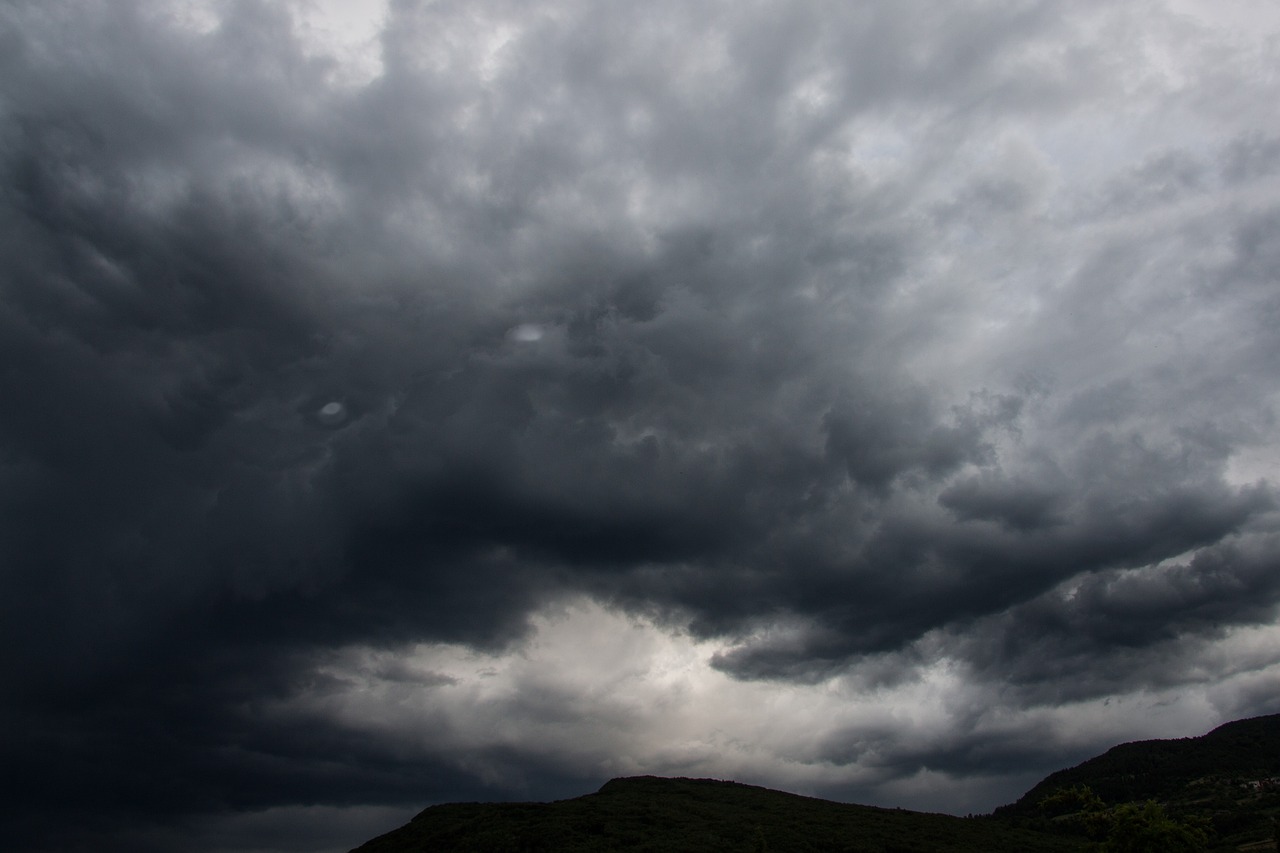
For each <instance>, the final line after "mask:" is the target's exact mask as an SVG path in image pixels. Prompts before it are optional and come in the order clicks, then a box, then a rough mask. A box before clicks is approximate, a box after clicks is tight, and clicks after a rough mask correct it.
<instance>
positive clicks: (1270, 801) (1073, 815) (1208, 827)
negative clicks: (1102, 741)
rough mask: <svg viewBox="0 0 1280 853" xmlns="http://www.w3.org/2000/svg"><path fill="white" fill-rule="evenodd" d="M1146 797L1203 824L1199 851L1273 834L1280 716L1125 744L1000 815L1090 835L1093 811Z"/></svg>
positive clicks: (1050, 781)
mask: <svg viewBox="0 0 1280 853" xmlns="http://www.w3.org/2000/svg"><path fill="white" fill-rule="evenodd" d="M1064 795H1065V796H1064ZM1091 797H1092V798H1096V800H1097V802H1096V804H1090V803H1089V802H1088V800H1089V798H1091ZM1073 798H1074V799H1075V800H1077V802H1074V803H1073ZM1147 803H1155V804H1157V805H1158V806H1159V807H1160V808H1161V809H1162V810H1163V811H1164V812H1165V814H1166V815H1167V816H1168V818H1169V819H1170V820H1172V821H1175V822H1177V823H1179V824H1181V825H1183V826H1189V827H1197V826H1198V827H1203V828H1204V829H1205V834H1206V836H1207V839H1206V841H1205V844H1204V846H1203V848H1201V849H1205V850H1210V851H1214V850H1236V849H1238V848H1239V847H1241V846H1243V845H1251V844H1258V845H1263V844H1265V843H1266V842H1267V841H1271V840H1273V839H1274V837H1275V832H1276V829H1275V827H1276V822H1277V820H1278V819H1280V715H1272V716H1268V717H1255V718H1253V719H1249V720H1237V721H1236V722H1233V723H1227V724H1226V725H1223V726H1219V727H1218V728H1216V729H1214V730H1213V731H1211V732H1209V733H1208V734H1207V735H1204V736H1202V737H1195V738H1181V739H1178V740H1147V741H1137V742H1134V743H1125V744H1121V745H1120V746H1117V747H1113V748H1112V749H1110V750H1108V751H1107V752H1106V753H1104V754H1102V755H1099V756H1098V757H1096V758H1091V759H1089V760H1088V761H1085V762H1084V763H1082V764H1079V765H1077V766H1075V767H1071V768H1068V769H1066V770H1059V771H1058V772H1056V773H1053V774H1052V775H1050V776H1048V777H1047V778H1046V779H1045V780H1044V781H1042V782H1040V783H1039V784H1038V785H1036V786H1035V787H1034V788H1032V789H1031V790H1030V791H1028V792H1027V793H1026V794H1025V795H1023V797H1022V798H1021V799H1019V800H1018V801H1017V802H1016V803H1013V804H1011V805H1008V806H1002V807H1001V808H998V809H996V812H995V814H996V817H997V818H999V819H1002V820H1005V821H1007V822H1009V823H1010V824H1013V825H1016V826H1021V827H1023V828H1027V829H1037V830H1041V831H1049V832H1070V833H1074V834H1084V835H1088V834H1089V833H1088V832H1087V831H1084V829H1083V828H1084V827H1085V825H1086V824H1087V823H1088V820H1087V817H1088V814H1089V813H1090V812H1091V811H1092V812H1096V813H1104V812H1106V813H1112V812H1115V810H1116V809H1117V808H1118V807H1121V806H1123V805H1125V804H1135V806H1144V805H1145V804H1147ZM1095 834H1096V833H1095ZM1257 849H1272V848H1268V847H1265V846H1261V847H1258V848H1257Z"/></svg>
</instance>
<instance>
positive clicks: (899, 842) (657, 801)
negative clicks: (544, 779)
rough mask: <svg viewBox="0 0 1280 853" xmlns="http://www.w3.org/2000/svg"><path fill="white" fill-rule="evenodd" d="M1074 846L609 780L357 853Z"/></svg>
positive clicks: (706, 782)
mask: <svg viewBox="0 0 1280 853" xmlns="http://www.w3.org/2000/svg"><path fill="white" fill-rule="evenodd" d="M1077 847H1078V843H1077V842H1075V841H1074V840H1070V839H1063V838H1056V837H1053V836H1046V835H1042V834H1039V833H1036V832H1030V831H1026V830H1021V829H1017V828H1013V827H1008V826H1005V825H1003V824H1001V823H1000V822H998V821H995V820H992V819H991V818H985V817H982V818H958V817H951V816H949V815H938V814H923V813H920V812H910V811H904V810H901V809H882V808H874V807H871V806H859V805H850V804H844V803H833V802H829V801H826V800H819V799H814V798H811V797H802V796H798V795H795V794H787V793H783V792H780V791H772V790H769V789H767V788H759V787H755V786H752V785H743V784H739V783H736V782H722V781H715V780H710V779H664V778H657V777H652V776H641V777H634V778H627V779H614V780H613V781H611V782H608V783H606V784H605V785H604V787H602V788H601V789H600V790H599V791H598V792H597V793H595V794H588V795H586V796H583V797H578V798H576V799H572V800H561V801H559V802H554V803H484V804H482V803H459V804H449V805H440V806H432V807H431V808H428V809H426V810H425V811H423V812H422V813H420V814H419V815H418V816H417V817H415V818H414V819H413V820H412V821H411V822H410V823H408V824H407V825H405V826H403V827H401V828H400V829H397V830H394V831H393V832H389V833H387V834H386V835H383V836H380V837H378V838H375V839H373V840H372V841H370V842H368V843H366V844H364V845H363V846H361V847H359V848H358V850H360V851H361V853H401V851H460V852H461V853H465V851H543V850H545V851H568V852H569V853H572V851H608V850H637V851H644V850H652V851H689V853H694V851H720V850H724V851H729V850H732V851H750V850H768V851H774V853H778V851H832V852H833V853H836V851H840V853H844V851H848V852H849V853H853V852H854V851H858V853H863V851H865V853H873V851H874V853H908V852H909V851H910V853H916V851H920V853H923V851H935V850H947V851H975V853H977V851H983V853H991V851H1002V850H1008V851H1015V850H1016V851H1026V852H1027V853H1035V852H1036V851H1044V853H1051V851H1066V850H1075V849H1076V848H1077Z"/></svg>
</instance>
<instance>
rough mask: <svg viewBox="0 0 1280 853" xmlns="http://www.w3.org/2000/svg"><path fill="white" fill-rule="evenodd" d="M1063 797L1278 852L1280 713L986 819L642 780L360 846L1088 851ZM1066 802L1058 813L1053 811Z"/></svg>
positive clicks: (1058, 785)
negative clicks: (1154, 806) (1091, 800)
mask: <svg viewBox="0 0 1280 853" xmlns="http://www.w3.org/2000/svg"><path fill="white" fill-rule="evenodd" d="M1268 780H1273V781H1274V782H1275V783H1276V784H1275V785H1271V782H1270V781H1268ZM1063 791H1075V792H1080V791H1088V792H1089V796H1090V797H1095V795H1096V802H1097V805H1098V808H1113V809H1114V808H1120V809H1123V808H1126V807H1127V806H1125V805H1124V804H1126V803H1141V802H1146V801H1156V802H1158V803H1159V804H1160V805H1159V809H1160V811H1161V814H1165V813H1166V812H1165V810H1166V809H1167V814H1168V816H1169V817H1170V819H1171V820H1174V821H1186V822H1188V824H1189V825H1192V824H1193V825H1195V826H1203V827H1204V828H1205V830H1206V833H1208V836H1209V838H1210V841H1209V842H1208V845H1207V846H1206V847H1205V848H1204V849H1206V850H1211V851H1212V850H1224V851H1225V850H1236V849H1241V848H1242V847H1245V848H1248V849H1251V850H1272V849H1276V848H1275V845H1274V843H1273V842H1272V841H1271V839H1272V837H1273V835H1272V833H1273V832H1274V826H1275V821H1276V819H1277V817H1280V714H1275V715H1268V716H1262V717H1252V718H1248V719H1243V720H1235V721H1232V722H1229V723H1224V724H1223V725H1220V726H1218V727H1216V728H1214V729H1213V730H1211V731H1210V732H1208V733H1206V734H1204V735H1200V736H1198V737H1188V738H1177V739H1164V740H1161V739H1155V740H1143V741H1131V742H1128V743H1123V744H1117V745H1116V746H1114V747H1112V748H1110V749H1108V750H1107V751H1106V752H1104V753H1102V754H1100V755H1098V756H1095V757H1093V758H1090V759H1088V760H1086V761H1083V762H1081V763H1080V764H1077V765H1075V766H1073V767H1069V768H1064V769H1062V770H1058V771H1055V772H1054V773H1051V774H1049V775H1048V776H1046V777H1045V778H1044V779H1043V780H1041V781H1040V782H1038V783H1037V784H1036V785H1034V786H1032V787H1031V788H1030V789H1029V790H1028V791H1027V792H1026V793H1025V794H1023V795H1022V796H1021V797H1019V798H1018V800H1016V801H1014V802H1013V803H1009V804H1007V805H1004V806H1000V807H999V808H997V809H995V810H994V812H993V813H992V814H990V815H980V816H977V817H974V816H970V817H967V818H962V817H955V816H952V815H943V814H931V813H926V812H916V811H910V810H906V809H895V808H885V807H880V806H867V805H860V804H856V803H837V802H832V801H829V800H823V799H820V798H816V797H808V796H804V795H801V794H793V793H789V792H785V791H777V790H773V789H770V788H765V787H761V786H757V785H749V784H745V783H741V782H735V781H731V780H723V779H692V778H687V777H659V776H630V777H618V778H615V779H611V780H609V781H607V782H605V783H604V784H603V785H602V786H601V787H600V788H599V789H598V790H597V791H595V792H593V793H590V794H585V795H583V796H580V797H575V798H571V799H566V800H557V801H555V802H550V803H449V804H442V805H436V806H431V807H429V808H427V809H425V810H423V811H422V812H420V813H419V814H418V815H416V816H415V817H414V818H413V819H412V820H411V821H410V822H409V823H408V824H406V825H405V826H402V827H400V828H399V829H396V830H392V831H391V832H389V833H386V834H384V835H381V836H378V837H377V838H374V839H371V840H370V841H368V842H366V843H365V844H363V845H361V846H360V847H358V848H356V851H358V853H408V851H428V850H430V851H458V853H469V851H486V853H499V851H544V850H545V851H552V850H554V851H565V853H575V851H580V853H589V852H590V853H595V851H612V850H636V851H647V850H652V851H659V850H662V851H672V852H673V853H680V851H689V852H690V853H692V851H716V850H725V851H729V850H734V851H740V850H760V851H764V850H768V851H773V853H783V851H797V853H799V851H807V852H808V853H925V851H939V850H947V851H957V852H958V853H964V851H974V853H977V851H984V853H999V851H1005V850H1007V851H1022V853H1054V852H1055V851H1068V850H1072V851H1078V850H1080V849H1081V846H1082V844H1084V843H1085V838H1083V837H1082V836H1081V834H1080V829H1079V827H1080V826H1081V825H1082V824H1081V823H1080V822H1079V821H1076V822H1075V823H1073V822H1072V821H1071V820H1070V818H1071V817H1072V815H1071V814H1067V813H1064V812H1063V809H1062V808H1061V807H1060V801H1061V797H1060V796H1058V797H1057V798H1056V800H1055V795H1060V794H1061V793H1062V792H1063ZM1055 802H1058V803H1059V807H1058V809H1057V811H1056V812H1055V811H1052V810H1046V806H1047V805H1049V804H1052V803H1055ZM1067 811H1069V809H1068V810H1067ZM356 851H353V853H356Z"/></svg>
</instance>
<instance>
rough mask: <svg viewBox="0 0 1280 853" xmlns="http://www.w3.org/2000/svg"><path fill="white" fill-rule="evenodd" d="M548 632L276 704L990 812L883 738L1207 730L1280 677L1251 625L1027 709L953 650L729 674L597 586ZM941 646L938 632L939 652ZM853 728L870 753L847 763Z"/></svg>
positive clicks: (415, 658) (386, 729) (614, 771)
mask: <svg viewBox="0 0 1280 853" xmlns="http://www.w3.org/2000/svg"><path fill="white" fill-rule="evenodd" d="M530 625H531V634H530V636H529V637H527V638H526V640H525V642H524V643H523V644H521V645H518V646H516V647H513V648H511V649H508V650H505V651H499V652H493V651H490V652H485V651H477V650H474V649H471V648H468V647H465V646H461V645H452V644H445V643H434V644H417V645H413V646H411V647H407V648H402V649H376V648H372V647H367V646H358V647H349V648H347V649H345V650H343V651H341V652H340V653H338V654H337V655H336V656H334V657H332V658H330V659H328V661H327V662H325V663H323V664H322V665H320V666H319V667H318V670H319V672H318V674H319V675H321V676H323V677H321V678H318V679H315V680H312V681H310V682H307V683H309V684H310V685H312V686H311V687H309V688H307V690H310V691H313V692H304V693H301V694H298V695H296V696H294V697H292V698H291V699H289V700H286V701H285V702H283V703H282V704H280V705H278V706H276V707H275V708H274V711H273V713H275V714H279V715H282V716H286V717H287V716H290V715H294V714H303V715H315V714H318V715H319V716H321V717H323V718H327V719H330V720H332V721H334V722H337V723H339V724H341V725H344V726H347V727H350V728H353V729H356V730H360V731H364V732H367V733H373V734H376V735H379V736H383V737H388V738H392V739H394V740H396V741H398V742H401V743H417V744H420V745H422V748H424V749H430V750H431V751H432V752H433V753H436V754H437V755H436V757H438V758H444V759H445V760H454V761H458V762H468V761H476V760H481V759H479V758H477V756H483V755H484V754H486V752H487V751H488V750H499V751H501V750H509V749H521V750H532V751H534V752H536V753H538V755H539V756H541V757H542V758H543V759H544V760H552V761H555V762H558V763H559V764H560V765H561V770H562V771H565V772H568V773H572V774H578V775H582V776H587V777H593V776H594V777H597V778H598V780H599V782H603V781H605V780H606V779H608V778H611V777H614V776H624V775H632V774H640V773H660V774H667V775H687V776H710V777H719V778H734V779H738V780H740V781H745V782H753V783H757V784H766V785H770V786H775V787H781V788H785V789H787V790H793V791H797V792H821V791H824V790H825V791H830V790H832V789H836V788H842V787H843V788H852V789H858V790H861V791H866V792H868V796H871V797H873V798H874V800H875V801H877V802H881V803H885V804H892V805H904V804H906V805H909V806H911V807H923V808H936V809H943V810H948V811H952V812H964V811H970V810H986V809H989V808H991V807H992V806H993V805H995V804H996V802H993V801H986V800H984V799H983V797H988V798H990V797H997V800H998V797H999V795H1000V794H999V793H996V792H995V791H996V789H995V788H986V787H984V786H982V785H979V786H977V787H976V788H974V789H973V790H972V791H968V792H966V791H962V790H957V789H956V786H955V785H954V780H949V779H947V778H946V777H945V776H942V775H939V774H936V773H935V774H932V775H930V774H920V775H916V776H907V777H892V776H890V775H888V772H887V771H886V770H885V769H884V767H885V766H886V765H891V764H892V762H884V763H881V762H880V761H878V759H877V755H876V749H878V748H879V747H877V746H876V744H877V742H878V741H877V733H878V732H882V731H885V730H889V729H892V730H894V731H898V732H899V733H902V732H907V733H908V734H906V735H903V736H902V737H899V738H898V740H897V741H896V742H897V743H903V742H906V743H915V744H918V745H920V746H921V747H923V748H926V749H927V748H929V745H930V744H931V743H933V742H934V741H938V742H939V743H940V742H941V741H942V740H945V738H946V737H947V736H948V733H952V732H954V730H955V729H956V727H957V726H960V727H968V729H969V730H970V731H971V732H972V733H973V734H974V735H975V736H979V737H981V736H984V735H988V734H1002V733H1003V734H1007V733H1009V732H1018V731H1022V732H1041V733H1043V732H1052V735H1051V736H1052V737H1053V739H1054V741H1055V743H1056V744H1058V745H1059V746H1063V747H1066V748H1069V749H1071V748H1074V749H1078V750H1079V751H1080V752H1081V753H1082V754H1085V753H1088V752H1089V751H1091V750H1096V749H1100V748H1104V747H1105V746H1108V745H1110V744H1111V743H1115V742H1119V741H1123V740H1128V739H1134V738H1136V737H1160V736H1180V735H1182V734H1185V733H1186V732H1188V731H1196V730H1200V729H1206V730H1207V728H1209V727H1210V726H1212V725H1213V723H1214V722H1215V721H1216V720H1217V719H1219V717H1220V716H1221V715H1223V714H1229V713H1230V710H1231V708H1232V707H1233V706H1234V705H1235V704H1236V703H1237V702H1238V701H1239V697H1240V695H1242V694H1243V693H1246V692H1248V691H1249V690H1255V689H1259V685H1260V684H1266V683H1272V682H1274V681H1275V680H1276V678H1277V677H1278V676H1280V665H1274V664H1273V665H1268V662H1269V660H1270V655H1269V653H1268V654H1262V653H1260V652H1259V650H1269V649H1271V648H1273V647H1274V643H1275V642H1276V640H1277V639H1280V637H1278V636H1277V635H1278V634H1280V629H1278V628H1275V627H1248V628H1238V629H1233V630H1231V631H1229V632H1227V633H1226V634H1225V635H1224V636H1223V637H1222V638H1221V639H1219V640H1218V641H1216V642H1215V643H1210V644H1208V645H1206V646H1205V648H1204V649H1203V650H1201V652H1199V654H1198V655H1197V660H1198V661H1199V663H1196V662H1194V661H1193V662H1189V663H1188V666H1189V667H1191V668H1193V669H1197V671H1202V670H1204V669H1205V668H1206V667H1211V666H1215V665H1217V664H1218V663H1221V662H1222V661H1224V660H1226V659H1228V658H1232V657H1238V658H1239V659H1240V660H1239V661H1238V662H1242V665H1240V666H1232V667H1226V668H1223V669H1222V670H1221V671H1220V677H1219V678H1218V679H1217V680H1216V681H1209V682H1207V683H1204V684H1200V685H1196V686H1195V687H1191V688H1187V687H1184V686H1181V685H1177V686H1172V687H1168V688H1166V689H1139V690H1135V691H1133V692H1131V693H1128V694H1121V695H1113V696H1106V697H1098V698H1093V699H1089V700H1086V701H1080V702H1076V703H1072V704H1068V705H1063V706H1058V707H1030V708H1026V707H1020V706H1019V705H1018V704H1017V702H1016V700H1015V701H1014V702H1012V703H1010V702H1007V701H1002V700H1001V697H1000V695H999V694H998V693H995V692H992V691H991V690H989V689H988V685H985V684H983V683H981V682H975V681H974V680H973V679H972V677H971V673H969V672H968V671H967V669H966V668H965V666H964V665H963V664H961V663H959V662H958V661H955V660H952V659H950V658H948V657H946V656H945V655H941V654H938V655H934V656H933V657H932V659H928V658H929V656H928V655H926V659H924V661H923V662H922V663H919V664H918V665H916V668H915V670H914V672H911V673H908V674H907V676H906V677H903V678H899V679H895V681H894V683H893V684H888V685H884V684H882V685H878V686H868V683H867V681H866V680H865V679H861V678H858V677H856V670H857V668H858V666H859V664H856V663H855V664H854V665H853V667H852V668H851V669H850V670H849V671H848V672H845V673H840V674H836V675H834V676H832V677H831V678H828V679H826V680H823V681H819V682H817V683H812V684H778V683H773V682H767V681H742V680H735V679H733V678H731V677H730V676H728V675H727V674H725V673H723V672H721V671H719V670H717V669H714V668H713V667H712V666H711V661H712V659H713V658H714V656H715V655H716V653H717V652H723V651H725V649H726V648H727V646H726V643H725V642H724V641H717V640H698V639H695V638H694V637H692V636H690V635H688V634H687V633H683V632H681V631H679V630H672V629H670V628H666V627H662V626H659V625H658V624H655V623H654V622H652V621H648V620H646V619H642V618H636V617H632V616H628V615H626V614H623V613H620V612H618V611H615V610H611V609H609V608H606V607H604V606H602V605H600V604H598V603H596V602H594V601H592V600H590V599H588V598H585V597H578V598H573V599H570V600H568V601H562V602H559V603H555V604H553V605H550V606H548V607H546V608H544V609H543V610H542V611H541V612H539V613H537V614H535V615H534V616H533V617H532V619H531V622H530ZM935 640H936V638H933V639H930V638H929V637H926V638H923V639H922V641H921V643H922V648H923V647H924V646H929V647H931V648H932V647H933V645H935ZM1250 650H1253V651H1254V652H1255V653H1253V654H1252V655H1251V654H1250ZM935 651H936V650H935ZM1215 662H1216V663H1215ZM882 664H883V662H880V663H875V664H872V665H882ZM902 665H904V666H905V665H906V664H902ZM335 685H336V687H335ZM1036 736H1037V737H1041V736H1044V735H1043V734H1041V735H1036ZM841 739H847V740H850V741H851V742H853V743H855V744H859V746H858V749H859V750H861V752H859V753H858V755H857V756H855V757H854V758H853V759H850V760H848V761H845V762H840V761H833V760H832V759H831V758H830V756H831V754H832V749H833V744H836V743H838V742H840V741H841ZM864 744H865V745H864ZM428 745H430V746H428ZM495 778H496V777H495ZM993 784H994V783H993Z"/></svg>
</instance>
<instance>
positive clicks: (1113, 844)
mask: <svg viewBox="0 0 1280 853" xmlns="http://www.w3.org/2000/svg"><path fill="white" fill-rule="evenodd" d="M1040 807H1041V809H1043V810H1044V811H1045V812H1047V813H1049V814H1050V815H1052V816H1055V817H1057V819H1058V820H1060V821H1063V822H1064V823H1066V824H1067V825H1068V826H1071V827H1073V828H1075V830H1076V831H1078V832H1080V833H1082V834H1083V835H1085V836H1087V837H1088V838H1091V839H1093V840H1094V841H1096V842H1098V844H1097V846H1096V848H1095V849H1096V850H1097V851H1098V853H1199V851H1201V850H1204V848H1205V845H1206V844H1207V843H1208V841H1209V833H1208V830H1207V827H1206V825H1205V824H1204V822H1203V821H1200V820H1198V819H1192V820H1185V821H1183V820H1177V819H1175V818H1173V817H1170V815H1169V813H1168V812H1167V811H1165V808H1164V806H1162V805H1160V804H1159V803H1157V802H1156V801H1155V800H1147V801H1146V802H1142V803H1121V804H1120V805H1117V806H1112V807H1108V806H1107V804H1106V803H1104V802H1103V801H1102V799H1101V798H1100V797H1099V796H1098V795H1097V794H1095V793H1094V792H1093V790H1092V789H1090V788H1089V787H1088V786H1087V785H1077V786H1074V787H1071V788H1063V789H1060V790H1058V791H1054V792H1053V793H1052V794H1050V795H1049V796H1048V797H1045V798H1044V799H1043V800H1041V802H1040Z"/></svg>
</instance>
